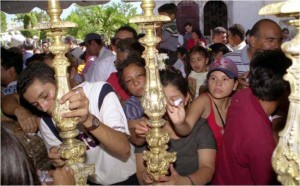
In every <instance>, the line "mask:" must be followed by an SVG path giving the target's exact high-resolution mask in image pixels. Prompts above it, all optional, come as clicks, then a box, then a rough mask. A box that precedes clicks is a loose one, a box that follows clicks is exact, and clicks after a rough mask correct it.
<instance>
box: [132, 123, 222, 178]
mask: <svg viewBox="0 0 300 186" xmlns="http://www.w3.org/2000/svg"><path fill="white" fill-rule="evenodd" d="M168 145H169V149H168V151H169V152H177V159H176V162H175V163H174V168H175V169H176V171H177V172H178V173H179V174H180V175H181V176H186V175H189V174H192V173H194V172H195V171H197V170H198V150H199V149H217V145H216V141H215V138H214V134H213V132H212V130H211V129H210V127H209V126H208V123H207V121H206V120H205V119H202V118H200V119H199V120H198V121H197V123H196V124H195V126H194V128H193V130H192V132H191V133H190V134H189V135H188V136H186V137H183V138H180V139H171V140H170V141H169V144H168ZM146 148H147V146H146V145H144V146H141V147H136V148H135V153H142V152H143V151H144V150H146ZM147 149H148V148H147Z"/></svg>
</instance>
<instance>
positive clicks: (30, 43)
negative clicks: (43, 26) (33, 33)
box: [23, 38, 34, 50]
mask: <svg viewBox="0 0 300 186" xmlns="http://www.w3.org/2000/svg"><path fill="white" fill-rule="evenodd" d="M23 48H24V49H25V50H33V49H34V40H33V39H30V38H26V39H25V41H24V42H23Z"/></svg>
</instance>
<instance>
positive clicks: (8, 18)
mask: <svg viewBox="0 0 300 186" xmlns="http://www.w3.org/2000/svg"><path fill="white" fill-rule="evenodd" d="M113 2H115V3H118V2H121V0H111V1H110V2H109V3H106V4H105V5H109V4H112V3H113ZM130 4H132V5H133V7H136V8H137V13H138V14H141V13H142V9H141V7H140V4H141V2H130ZM74 9H75V4H72V5H71V6H70V7H69V8H67V9H64V10H63V13H62V14H61V18H62V19H64V18H66V17H67V16H68V15H70V13H71V12H72V10H74ZM32 10H33V11H40V10H41V9H39V8H34V9H32ZM13 18H16V16H15V15H14V14H6V21H7V23H11V22H12V19H13ZM18 25H19V24H17V26H18Z"/></svg>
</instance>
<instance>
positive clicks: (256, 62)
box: [250, 50, 292, 101]
mask: <svg viewBox="0 0 300 186" xmlns="http://www.w3.org/2000/svg"><path fill="white" fill-rule="evenodd" d="M291 64H292V61H291V60H290V59H289V58H287V57H286V56H285V54H284V53H283V52H282V51H280V50H275V51H269V50H266V51H259V52H257V53H256V54H255V56H254V58H253V59H252V60H251V62H250V87H251V89H252V92H253V94H254V95H255V96H256V97H257V98H258V99H260V100H263V101H276V100H277V99H278V98H280V97H281V96H282V95H283V94H284V92H285V91H286V90H288V88H289V83H288V82H287V81H285V80H284V79H283V75H284V74H285V73H286V70H287V68H288V67H289V66H291Z"/></svg>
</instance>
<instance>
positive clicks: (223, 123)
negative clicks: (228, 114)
mask: <svg viewBox="0 0 300 186" xmlns="http://www.w3.org/2000/svg"><path fill="white" fill-rule="evenodd" d="M213 103H214V105H215V107H216V109H217V111H218V114H219V117H220V118H221V121H222V125H223V128H224V129H225V122H224V120H223V117H222V115H221V113H220V111H219V108H218V106H217V104H216V103H215V102H214V101H213Z"/></svg>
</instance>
